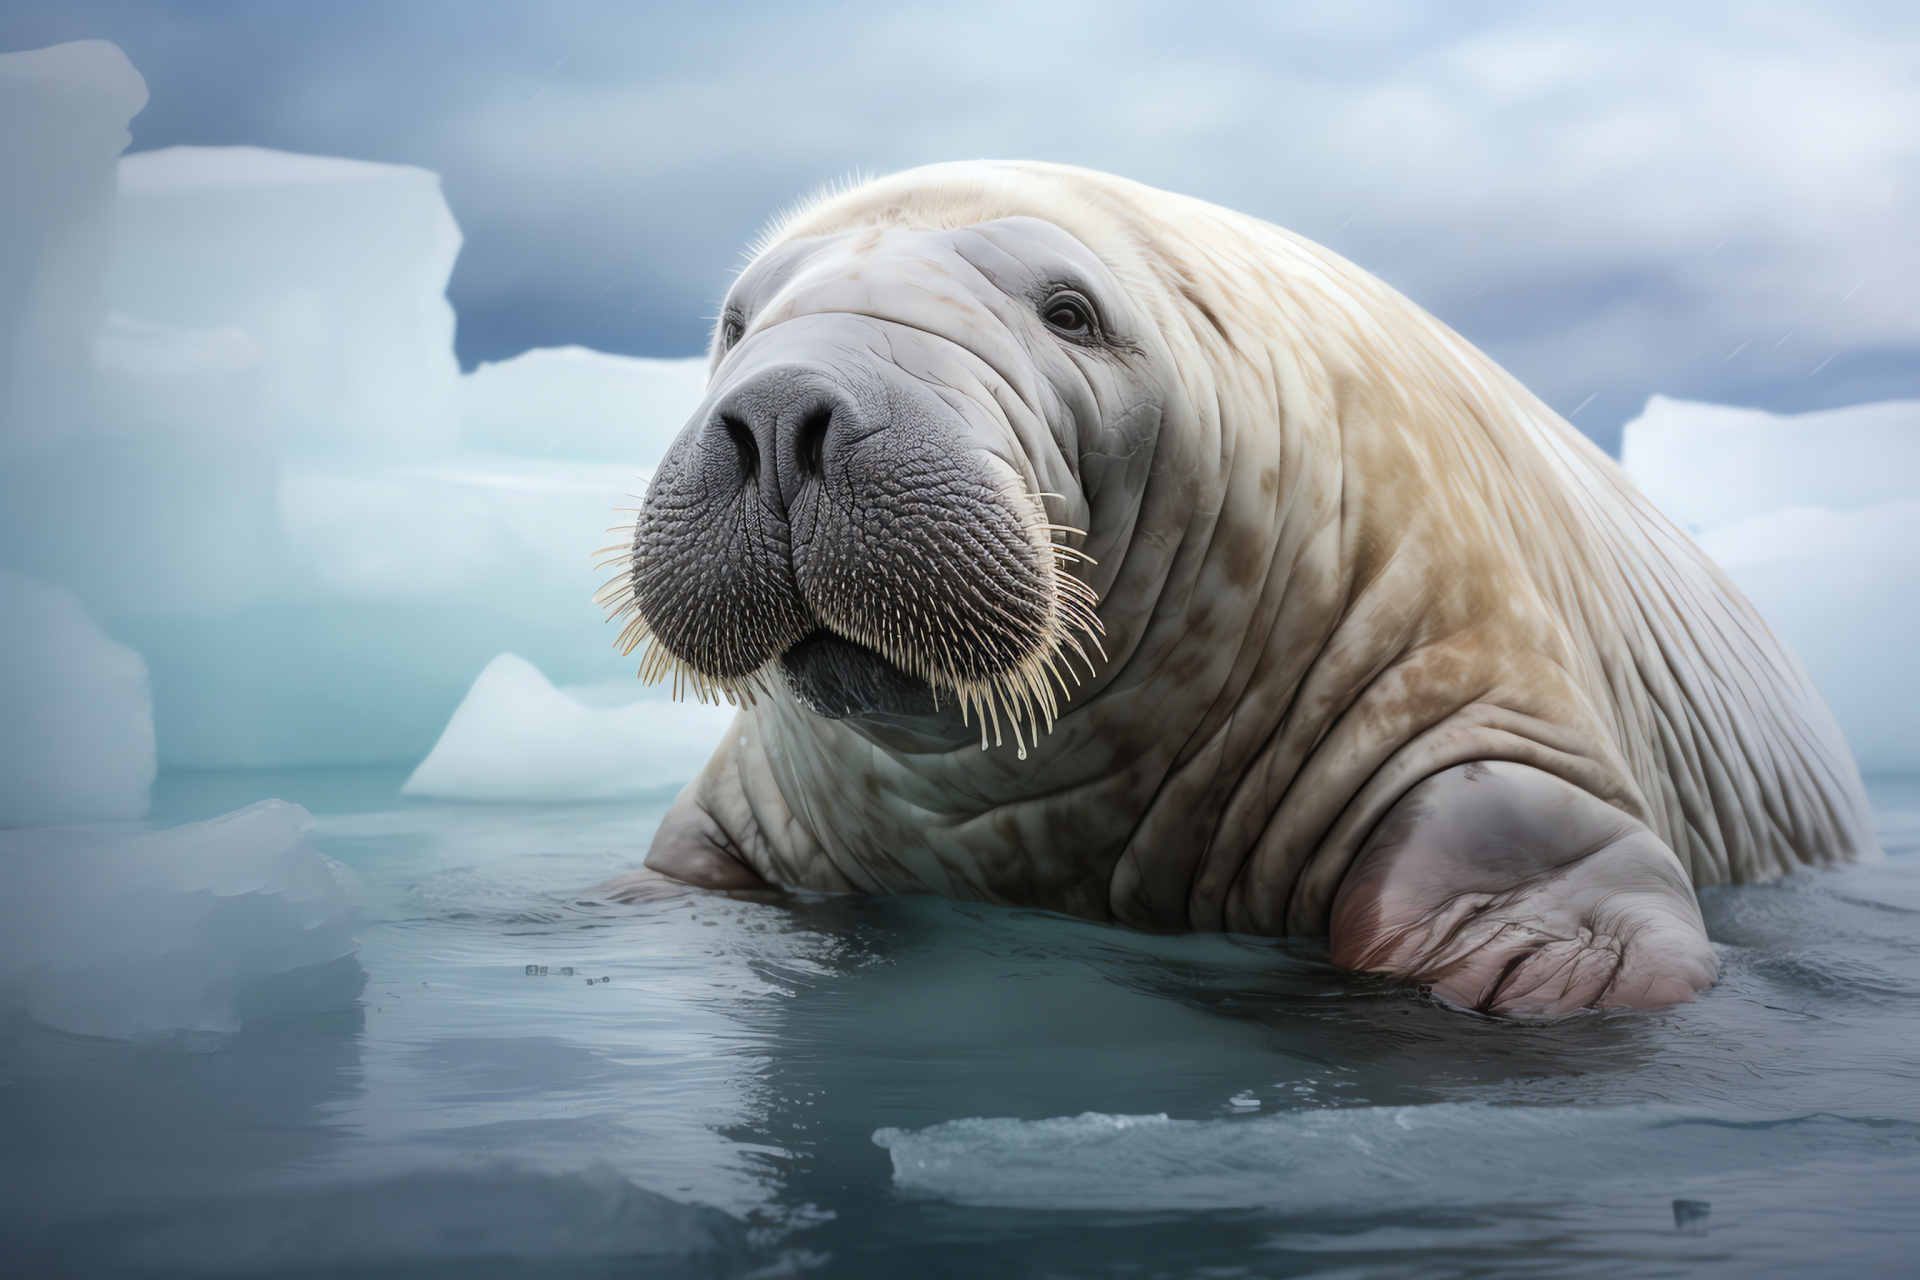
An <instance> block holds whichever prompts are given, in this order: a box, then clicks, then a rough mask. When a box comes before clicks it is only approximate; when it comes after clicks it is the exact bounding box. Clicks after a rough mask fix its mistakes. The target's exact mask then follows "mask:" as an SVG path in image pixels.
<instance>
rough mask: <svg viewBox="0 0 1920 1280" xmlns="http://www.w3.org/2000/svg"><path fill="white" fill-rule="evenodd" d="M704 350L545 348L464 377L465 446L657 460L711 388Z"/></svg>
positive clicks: (640, 462)
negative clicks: (641, 353)
mask: <svg viewBox="0 0 1920 1280" xmlns="http://www.w3.org/2000/svg"><path fill="white" fill-rule="evenodd" d="M706 387H707V361H706V358H705V357H703V356H701V357H694V358H692V359H688V360H645V359H640V358H637V357H634V356H614V355H607V354H605V353H604V352H599V351H589V350H587V349H586V348H585V347H546V348H540V349H537V350H534V351H527V352H523V353H521V354H520V355H517V356H515V357H513V359H511V360H502V361H500V362H499V363H497V364H483V365H481V366H480V367H479V368H478V369H475V370H474V371H473V372H472V373H470V374H467V375H466V376H465V377H463V378H461V379H460V390H459V406H460V438H461V440H462V442H463V443H465V444H466V445H467V447H469V448H472V449H482V450H489V451H493V452H499V453H519V454H530V455H533V456H535V457H543V458H553V459H557V460H574V461H589V462H601V461H606V462H622V463H627V464H630V465H631V466H632V467H636V468H648V469H651V468H652V467H654V466H656V465H657V464H658V463H659V461H660V459H661V458H663V457H664V456H666V452H667V446H668V445H669V444H672V443H673V438H674V437H675V436H676V435H678V434H679V433H680V429H681V428H682V427H683V426H685V425H686V422H687V419H688V418H689V417H690V416H691V415H692V414H693V411H694V409H695V408H697V407H698V406H699V404H700V398H701V396H703V395H704V394H705V393H706Z"/></svg>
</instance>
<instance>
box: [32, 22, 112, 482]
mask: <svg viewBox="0 0 1920 1280" xmlns="http://www.w3.org/2000/svg"><path fill="white" fill-rule="evenodd" d="M146 103H147V85H146V82H145V81H144V80H142V79H141V78H140V73H139V72H137V71H135V70H134V69H133V64H132V63H130V62H128V61H127V57H126V55H125V54H123V53H121V52H120V50H119V49H117V48H116V47H114V46H113V45H111V44H108V43H107V42H106V41H104V40H81V41H78V42H76V43H73V44H62V45H55V46H53V47H52V48H50V49H36V50H33V51H31V52H28V53H9V54H0V459H5V458H7V457H9V456H11V455H14V454H16V453H19V452H24V451H29V450H31V449H33V448H36V447H39V446H43V445H46V444H49V443H52V442H54V441H56V440H58V439H59V437H60V436H61V435H62V434H63V433H64V432H65V431H66V430H68V429H70V427H71V425H72V422H73V420H74V419H75V417H76V416H77V413H78V409H79V405H80V403H81V401H82V400H83V399H84V397H85V389H86V384H87V380H88V377H89V373H90V369H89V358H88V344H89V343H90V342H91V341H92V339H93V335H94V333H95V331H96V330H97V329H98V328H99V325H100V320H101V318H102V316H103V315H104V314H105V311H106V305H105V301H104V298H103V295H102V292H101V279H102V276H103V275H104V273H105V271H106V268H107V263H108V260H109V259H110V258H111V256H112V253H113V241H112V236H113V221H112V220H113V208H114V183H115V174H116V169H115V165H116V164H117V162H118V157H119V155H120V153H121V152H122V151H124V150H126V147H127V142H128V141H129V138H128V134H127V122H128V121H129V120H131V119H132V118H133V114H134V113H135V112H136V111H138V110H140V108H141V107H143V106H145V105H146Z"/></svg>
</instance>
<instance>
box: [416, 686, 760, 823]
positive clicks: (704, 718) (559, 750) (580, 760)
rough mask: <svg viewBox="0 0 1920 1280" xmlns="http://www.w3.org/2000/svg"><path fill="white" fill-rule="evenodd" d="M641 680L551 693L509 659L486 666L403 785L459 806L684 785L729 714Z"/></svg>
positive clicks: (605, 796)
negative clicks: (668, 695)
mask: <svg viewBox="0 0 1920 1280" xmlns="http://www.w3.org/2000/svg"><path fill="white" fill-rule="evenodd" d="M642 692H643V690H642V689H641V687H640V686H638V685H637V683H629V684H626V685H622V686H614V687H608V686H594V687H590V688H586V689H571V690H569V689H557V688H555V687H554V686H553V684H552V683H551V682H550V681H548V679H547V678H546V677H545V676H543V675H541V674H540V671H539V669H538V668H536V667H535V666H534V665H533V664H532V663H530V662H528V661H526V660H525V659H524V658H520V657H517V656H515V655H514V654H511V653H503V654H501V655H500V656H499V657H497V658H495V659H494V660H493V661H492V662H491V663H489V664H488V665H487V669H486V670H485V671H482V672H481V673H480V678H479V679H478V680H476V681H474V682H473V688H472V690H471V691H469V692H468V694H467V697H466V700H465V701H464V702H462V703H461V704H460V707H459V709H458V710H457V711H455V712H454V713H453V719H452V720H450V721H448V723H447V728H446V732H444V733H442V734H441V735H440V741H439V742H438V743H436V744H435V746H434V748H433V751H432V753H431V754H430V755H428V756H427V758H426V759H425V760H424V761H422V762H421V764H420V767H419V768H418V769H416V770H414V773H413V776H412V777H411V778H409V779H408V780H407V785H406V786H405V787H404V788H403V790H405V791H406V793H407V794H408V795H416V796H438V797H442V798H447V799H456V800H503V801H527V802H555V801H567V800H612V799H617V798H619V797H623V796H633V795H643V794H646V793H648V792H657V791H660V790H662V789H663V788H667V787H673V786H678V785H680V784H681V783H684V782H687V781H688V780H689V779H691V778H692V777H693V776H694V775H695V774H697V773H699V772H700V770H701V769H702V768H703V767H704V766H705V765H706V763H707V758H708V757H709V756H711V755H712V754H713V751H714V748H715V747H717V746H718V745H719V743H720V739H721V737H722V736H723V735H724V734H725V733H726V732H727V727H728V726H729V725H730V724H732V723H733V717H734V714H735V712H734V708H732V707H730V706H725V705H707V704H703V703H698V702H670V701H667V700H665V699H664V698H662V697H659V696H654V697H649V698H646V699H645V700H643V701H627V702H625V703H624V705H619V704H616V705H607V704H608V703H609V702H612V701H613V700H615V699H623V698H625V699H631V698H634V697H636V696H639V695H640V694H641V693H642ZM653 692H655V693H656V695H657V693H658V691H653Z"/></svg>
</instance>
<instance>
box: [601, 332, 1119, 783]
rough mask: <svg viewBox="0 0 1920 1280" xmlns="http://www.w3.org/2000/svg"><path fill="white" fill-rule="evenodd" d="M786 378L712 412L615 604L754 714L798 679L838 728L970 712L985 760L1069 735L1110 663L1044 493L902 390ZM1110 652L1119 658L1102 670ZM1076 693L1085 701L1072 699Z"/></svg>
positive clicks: (700, 693) (689, 672)
mask: <svg viewBox="0 0 1920 1280" xmlns="http://www.w3.org/2000/svg"><path fill="white" fill-rule="evenodd" d="M876 372H877V374H878V376H876V377H873V378H871V379H868V378H849V377H847V376H846V375H844V374H826V373H823V372H822V371H821V370H819V369H817V368H812V367H808V366H804V365H802V366H793V365H780V366H774V367H772V368H762V369H760V370H758V371H756V372H751V373H748V374H745V375H743V376H741V377H740V378H739V379H738V380H737V381H735V382H733V384H732V385H730V386H727V387H723V388H722V389H720V390H718V391H716V392H715V393H714V394H713V395H712V396H710V398H709V402H708V405H707V406H706V407H705V408H704V409H703V410H702V412H701V415H700V416H699V417H697V418H696V419H695V421H694V424H693V425H692V426H690V427H689V429H688V430H687V431H685V432H683V433H682V434H681V436H680V438H679V439H677V440H676V441H675V442H674V445H673V447H672V449H671V450H669V452H668V454H667V457H666V458H665V459H664V460H663V461H662V462H661V464H660V467H659V469H658V470H656V471H655V473H654V476H653V480H652V482H651V484H649V486H648V489H647V496H646V500H645V505H643V506H642V507H641V508H640V510H639V512H638V513H637V515H636V517H635V520H634V525H633V535H632V540H631V542H630V543H628V544H627V545H625V546H623V547H619V548H609V550H616V551H618V552H620V554H618V555H616V556H615V558H614V560H613V561H611V562H609V563H612V564H615V565H617V566H618V570H619V571H618V573H617V574H616V576H615V577H614V579H613V580H612V581H611V582H609V583H608V584H607V585H606V586H605V587H604V588H603V589H602V590H601V593H600V594H599V595H598V596H597V597H596V599H598V600H599V601H600V602H601V603H602V604H604V605H607V606H608V607H609V609H610V616H611V617H617V618H624V619H625V620H626V627H625V629H624V630H623V631H622V632H621V635H620V646H621V648H622V651H623V652H627V653H631V652H633V650H634V649H635V648H636V647H638V646H640V645H642V644H644V645H646V652H645V654H644V656H643V658H642V660H641V664H640V677H641V679H643V680H646V681H649V682H653V681H658V680H663V679H667V678H671V679H672V680H673V683H674V696H676V697H680V696H683V695H684V693H685V692H686V691H687V690H689V689H690V690H691V691H692V692H693V694H694V695H695V696H696V697H698V698H699V699H700V700H702V701H714V700H718V699H724V700H725V701H728V702H739V701H741V700H745V701H749V702H751V701H752V700H753V699H754V698H755V697H756V696H757V695H759V694H760V693H763V692H765V691H766V689H767V680H768V678H769V676H770V675H771V674H772V673H773V672H774V671H775V670H776V669H777V670H778V671H779V673H780V674H781V676H782V677H783V678H784V682H785V684H786V687H787V688H788V689H790V690H791V691H792V692H793V694H794V695H795V697H796V698H798V700H799V701H800V702H801V703H802V704H803V705H804V706H806V707H808V708H809V709H810V710H812V711H814V712H815V713H817V714H819V715H822V716H829V717H834V718H846V717H857V716H860V715H863V714H867V715H871V714H875V713H879V714H886V715H924V714H929V713H932V712H934V711H938V710H939V709H940V708H941V707H943V706H954V705H957V706H958V708H959V710H960V712H961V716H962V718H963V720H964V721H965V722H967V723H969V724H971V723H972V722H973V719H974V717H976V716H977V717H978V719H979V728H980V745H981V747H982V748H983V749H984V748H986V747H987V746H989V745H990V744H997V743H999V742H1001V741H1002V740H1003V737H1002V734H1003V729H1010V730H1011V732H1012V736H1013V739H1014V742H1015V744H1016V746H1017V747H1018V749H1019V754H1020V757H1021V758H1022V759H1025V758H1026V754H1027V745H1028V743H1029V741H1037V740H1038V736H1039V734H1040V732H1041V731H1042V730H1043V729H1051V728H1052V725H1053V722H1054V720H1055V719H1056V718H1057V717H1058V716H1059V714H1060V705H1061V702H1062V701H1063V700H1065V699H1066V698H1068V697H1070V696H1071V686H1072V685H1073V684H1078V683H1079V680H1080V677H1081V672H1080V670H1078V669H1076V668H1077V667H1078V668H1084V669H1085V671H1086V672H1088V673H1091V672H1092V671H1093V670H1094V667H1093V662H1092V660H1091V659H1090V658H1089V657H1088V654H1087V648H1086V647H1083V645H1082V643H1081V641H1082V639H1085V640H1087V641H1089V642H1090V645H1091V647H1092V648H1093V649H1094V651H1095V652H1099V636H1100V633H1101V630H1102V628H1101V624H1100V621H1099V618H1098V616H1097V614H1096V613H1095V609H1096V606H1097V605H1098V603H1099V601H1098V597H1097V596H1096V595H1095V594H1094V592H1093V590H1092V588H1090V587H1089V586H1087V585H1086V584H1085V583H1084V582H1082V581H1081V580H1080V579H1079V578H1077V577H1075V576H1074V574H1073V573H1072V572H1071V569H1072V567H1073V565H1074V563H1075V562H1076V561H1085V560H1086V559H1087V557H1086V556H1084V555H1083V554H1082V553H1080V552H1079V551H1078V550H1076V549H1074V548H1073V547H1070V546H1068V545H1066V544H1065V543H1063V542H1058V541H1055V538H1056V536H1057V535H1061V534H1066V535H1069V536H1071V535H1074V534H1078V533H1079V531H1078V530H1070V529H1066V528H1064V527H1062V526H1059V525H1055V524H1052V523H1049V522H1048V520H1047V518H1046V514H1045V507H1044V504H1043V502H1042V500H1041V497H1040V496H1038V495H1032V494H1028V493H1025V492H1024V491H1022V488H1021V487H1019V486H1018V482H1017V480H1015V479H1014V477H1013V476H1012V474H1011V471H1010V468H1008V467H1007V465H1006V464H1005V463H1003V462H997V461H995V460H993V459H992V458H991V457H990V456H989V455H988V454H987V453H985V452H983V451H982V450H981V448H980V446H979V445H978V444H977V443H970V442H969V438H968V436H967V434H966V432H965V430H964V423H961V422H959V421H958V420H957V419H956V418H955V417H954V415H953V411H952V410H951V408H949V407H948V406H946V405H945V404H944V403H942V402H939V401H937V400H931V399H930V397H927V396H926V395H925V393H924V391H922V390H921V389H920V388H918V387H916V386H913V385H911V384H908V385H902V384H906V383H907V380H906V379H904V378H901V379H899V380H898V381H897V382H896V383H895V384H894V385H891V386H889V385H887V383H886V379H887V370H886V369H885V368H884V367H882V368H881V369H880V370H877V371H876ZM1103 656H1104V655H1103ZM1070 682H1071V683H1070Z"/></svg>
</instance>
